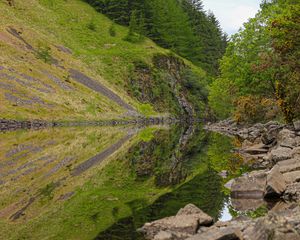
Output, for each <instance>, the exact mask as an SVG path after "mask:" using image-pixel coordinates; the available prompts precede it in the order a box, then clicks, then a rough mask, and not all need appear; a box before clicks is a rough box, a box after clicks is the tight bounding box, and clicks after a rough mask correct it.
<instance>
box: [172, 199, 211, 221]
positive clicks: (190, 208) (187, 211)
mask: <svg viewBox="0 0 300 240" xmlns="http://www.w3.org/2000/svg"><path fill="white" fill-rule="evenodd" d="M190 215H196V216H197V218H198V222H199V226H210V225H212V224H213V219H212V217H211V216H209V215H207V214H206V213H205V212H203V211H202V210H201V209H200V208H198V207H196V206H195V205H194V204H188V205H186V206H185V207H184V208H182V209H180V210H179V211H178V213H177V214H176V216H190Z"/></svg>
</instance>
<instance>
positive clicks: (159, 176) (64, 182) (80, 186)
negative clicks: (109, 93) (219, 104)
mask: <svg viewBox="0 0 300 240" xmlns="http://www.w3.org/2000/svg"><path fill="white" fill-rule="evenodd" d="M232 148H233V146H232V139H229V138H228V137H224V136H221V135H218V134H213V133H208V132H205V131H204V130H202V129H201V127H192V126H189V127H184V126H157V127H149V128H144V129H141V128H140V129H136V128H126V127H105V128H94V129H93V128H84V129H83V128H69V129H64V128H61V129H51V130H42V131H35V132H31V131H18V132H10V133H0V187H1V190H0V239H55V240H56V239H103V240H109V239H143V237H142V236H141V235H139V234H138V233H137V231H136V229H137V228H139V227H141V226H142V225H143V224H144V223H146V222H149V221H153V220H156V219H159V218H163V217H166V216H171V215H174V214H176V213H177V211H178V210H179V209H180V208H182V207H184V206H185V205H186V204H188V203H193V204H195V205H196V206H198V207H200V208H201V209H202V210H203V211H205V212H206V213H208V214H209V215H211V216H213V217H214V218H215V219H216V220H218V219H222V220H227V219H230V217H231V215H230V213H229V209H228V207H227V205H228V201H229V200H228V197H227V196H226V194H225V193H224V188H223V185H224V182H225V181H226V180H224V179H223V178H222V177H221V176H220V174H219V172H221V171H222V170H227V171H228V173H229V175H230V174H234V173H236V171H237V169H238V168H239V158H238V157H236V156H235V155H234V154H232V153H231V150H232Z"/></svg>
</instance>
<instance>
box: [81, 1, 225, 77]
mask: <svg viewBox="0 0 300 240" xmlns="http://www.w3.org/2000/svg"><path fill="white" fill-rule="evenodd" d="M86 1H87V2H88V3H90V4H91V5H92V6H94V7H95V8H96V9H97V11H99V12H101V13H103V14H105V15H106V16H108V17H109V18H110V19H112V20H113V21H114V22H116V23H118V24H122V25H128V26H129V29H130V30H129V34H128V37H127V40H129V41H133V42H138V41H140V40H141V39H142V36H144V35H145V36H147V37H149V38H151V39H152V40H154V41H155V42H156V43H157V44H159V45H160V46H162V47H164V48H169V49H172V50H173V51H174V52H176V53H177V54H179V55H181V56H182V57H185V58H187V59H189V60H190V61H192V62H193V63H194V64H196V65H198V66H200V67H202V68H203V69H205V70H206V71H207V72H208V73H210V74H211V75H216V74H217V73H218V62H219V59H220V58H221V57H222V55H223V54H224V52H225V48H226V43H227V36H226V34H224V33H223V31H222V29H221V27H220V24H219V22H218V20H217V19H216V17H215V16H214V14H213V13H211V12H209V13H206V12H205V11H204V9H203V4H202V1H201V0H182V1H178V0H165V1H164V2H163V4H162V2H161V1H160V0H110V1H107V0H86ZM112 27H113V26H112Z"/></svg>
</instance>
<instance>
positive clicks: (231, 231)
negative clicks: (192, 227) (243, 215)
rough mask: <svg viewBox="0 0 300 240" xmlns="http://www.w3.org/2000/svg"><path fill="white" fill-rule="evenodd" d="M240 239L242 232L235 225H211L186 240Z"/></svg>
mask: <svg viewBox="0 0 300 240" xmlns="http://www.w3.org/2000/svg"><path fill="white" fill-rule="evenodd" d="M238 239H242V232H241V231H240V229H239V228H236V227H231V226H230V227H226V228H218V227H211V228H209V229H208V230H207V231H205V232H203V233H199V234H196V235H194V236H192V237H190V238H188V239H187V240H238Z"/></svg>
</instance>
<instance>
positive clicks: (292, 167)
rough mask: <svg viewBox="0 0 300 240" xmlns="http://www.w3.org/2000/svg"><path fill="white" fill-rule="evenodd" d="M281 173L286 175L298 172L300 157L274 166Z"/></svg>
mask: <svg viewBox="0 0 300 240" xmlns="http://www.w3.org/2000/svg"><path fill="white" fill-rule="evenodd" d="M276 166H278V167H279V171H280V172H281V173H287V172H292V171H297V170H300V156H298V157H296V158H292V159H289V160H285V161H281V162H278V163H277V164H276Z"/></svg>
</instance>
